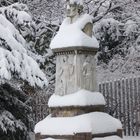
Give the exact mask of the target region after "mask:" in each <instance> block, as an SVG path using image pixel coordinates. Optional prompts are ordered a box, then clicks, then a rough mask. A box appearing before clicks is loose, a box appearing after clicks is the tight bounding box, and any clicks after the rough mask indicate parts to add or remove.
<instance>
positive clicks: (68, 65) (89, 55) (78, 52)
mask: <svg viewBox="0 0 140 140" xmlns="http://www.w3.org/2000/svg"><path fill="white" fill-rule="evenodd" d="M54 52H55V53H56V64H57V65H56V85H55V94H57V95H68V94H71V93H74V92H76V91H78V90H79V89H86V90H89V91H97V89H96V87H97V83H96V65H95V58H94V56H95V54H96V52H97V49H96V48H89V47H70V48H66V49H64V48H63V49H55V50H54Z"/></svg>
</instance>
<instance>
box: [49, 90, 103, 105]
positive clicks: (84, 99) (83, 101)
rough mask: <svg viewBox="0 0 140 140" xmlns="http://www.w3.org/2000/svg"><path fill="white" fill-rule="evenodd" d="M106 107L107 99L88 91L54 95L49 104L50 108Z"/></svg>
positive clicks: (97, 93)
mask: <svg viewBox="0 0 140 140" xmlns="http://www.w3.org/2000/svg"><path fill="white" fill-rule="evenodd" d="M90 105H105V99H104V97H103V95H102V94H101V93H99V92H91V91H88V90H84V89H82V90H79V91H77V92H76V93H73V94H69V95H65V96H59V95H55V94H53V95H52V96H51V97H50V99H49V102H48V106H49V107H56V106H90Z"/></svg>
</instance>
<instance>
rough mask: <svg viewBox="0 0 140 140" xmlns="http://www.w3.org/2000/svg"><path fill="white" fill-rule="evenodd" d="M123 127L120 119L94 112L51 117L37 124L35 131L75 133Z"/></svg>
mask: <svg viewBox="0 0 140 140" xmlns="http://www.w3.org/2000/svg"><path fill="white" fill-rule="evenodd" d="M118 129H122V124H121V122H120V121H119V120H117V119H115V118H113V117H112V116H110V115H108V114H107V113H102V112H93V113H88V114H84V115H79V116H75V117H51V116H48V117H46V118H45V119H44V120H42V121H40V122H39V123H37V124H36V125H35V130H34V131H35V133H40V134H41V135H74V134H75V133H83V132H85V133H86V132H87V133H92V134H99V133H108V132H116V131H117V130H118Z"/></svg>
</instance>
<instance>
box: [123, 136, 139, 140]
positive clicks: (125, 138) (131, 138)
mask: <svg viewBox="0 0 140 140" xmlns="http://www.w3.org/2000/svg"><path fill="white" fill-rule="evenodd" d="M123 139H124V140H140V136H139V137H134V136H127V137H124V138H123Z"/></svg>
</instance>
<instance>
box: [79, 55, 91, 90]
mask: <svg viewBox="0 0 140 140" xmlns="http://www.w3.org/2000/svg"><path fill="white" fill-rule="evenodd" d="M91 61H92V58H91V57H90V56H86V58H85V61H84V63H83V70H82V73H83V87H84V88H85V89H88V90H92V88H93V84H94V83H93V80H94V66H93V64H92V63H91Z"/></svg>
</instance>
